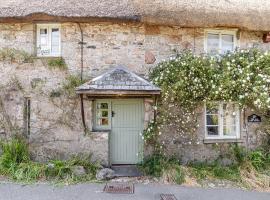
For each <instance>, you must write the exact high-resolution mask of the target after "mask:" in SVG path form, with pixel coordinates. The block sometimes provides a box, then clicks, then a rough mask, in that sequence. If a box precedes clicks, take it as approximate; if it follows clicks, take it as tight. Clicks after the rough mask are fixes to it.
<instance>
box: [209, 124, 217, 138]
mask: <svg viewBox="0 0 270 200" xmlns="http://www.w3.org/2000/svg"><path fill="white" fill-rule="evenodd" d="M207 134H208V135H209V136H218V135H219V133H218V126H208V127H207Z"/></svg>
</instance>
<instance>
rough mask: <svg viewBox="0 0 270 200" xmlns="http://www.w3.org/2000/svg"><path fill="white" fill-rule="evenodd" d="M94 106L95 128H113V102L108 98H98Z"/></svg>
mask: <svg viewBox="0 0 270 200" xmlns="http://www.w3.org/2000/svg"><path fill="white" fill-rule="evenodd" d="M94 106H95V109H94V115H95V126H94V128H95V129H97V130H109V129H111V102H110V101H107V100H96V101H95V103H94Z"/></svg>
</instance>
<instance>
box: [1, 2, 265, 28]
mask: <svg viewBox="0 0 270 200" xmlns="http://www.w3.org/2000/svg"><path fill="white" fill-rule="evenodd" d="M44 15H48V16H53V18H49V19H56V20H75V19H76V20H78V19H82V18H83V19H84V20H93V19H95V20H101V19H102V20H131V21H133V20H135V21H140V22H143V23H149V24H164V25H177V26H182V27H236V28H245V29H250V30H263V31H269V30H270V20H269V19H270V1H269V0H77V1H75V0H1V4H0V21H2V22H3V21H4V20H8V19H9V20H11V19H17V20H19V19H22V18H24V19H31V20H40V19H39V18H38V17H44Z"/></svg>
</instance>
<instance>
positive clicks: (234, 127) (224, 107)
mask: <svg viewBox="0 0 270 200" xmlns="http://www.w3.org/2000/svg"><path fill="white" fill-rule="evenodd" d="M239 126H240V125H239V107H238V105H237V104H234V103H221V104H219V105H217V104H210V105H207V106H206V135H207V136H209V137H214V138H215V139H219V138H220V139H223V138H236V137H238V136H239V135H238V134H237V133H238V132H239V130H240V127H239Z"/></svg>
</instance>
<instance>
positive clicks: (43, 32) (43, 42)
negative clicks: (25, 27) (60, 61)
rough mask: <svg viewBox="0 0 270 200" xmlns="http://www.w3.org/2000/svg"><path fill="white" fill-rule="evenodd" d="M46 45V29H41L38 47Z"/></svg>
mask: <svg viewBox="0 0 270 200" xmlns="http://www.w3.org/2000/svg"><path fill="white" fill-rule="evenodd" d="M47 44H48V35H47V29H46V28H41V29H40V45H41V46H45V45H47Z"/></svg>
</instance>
